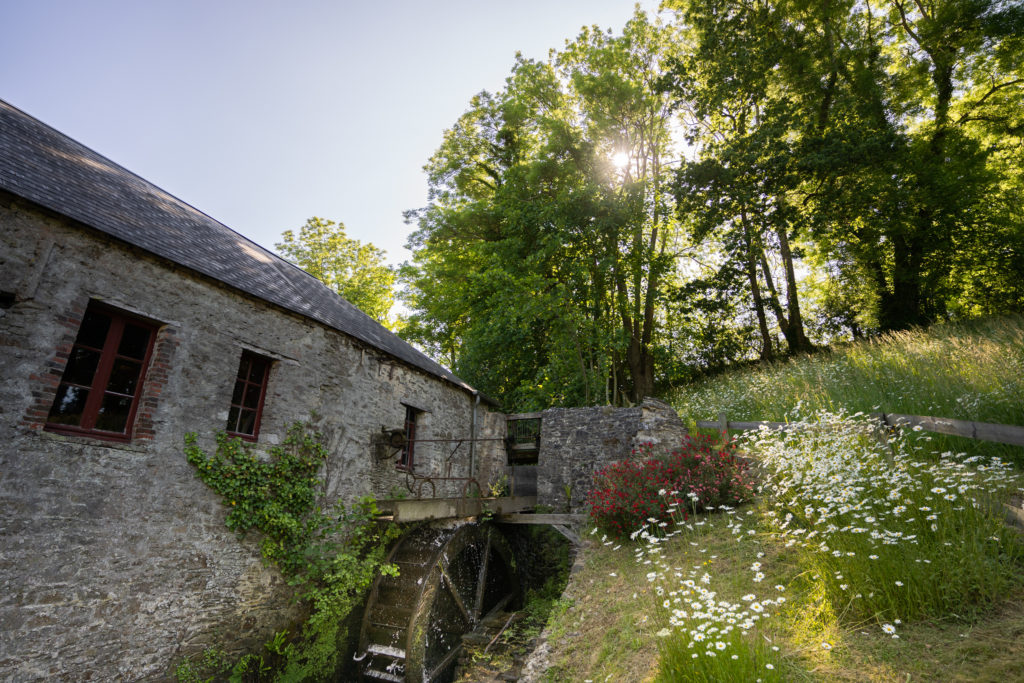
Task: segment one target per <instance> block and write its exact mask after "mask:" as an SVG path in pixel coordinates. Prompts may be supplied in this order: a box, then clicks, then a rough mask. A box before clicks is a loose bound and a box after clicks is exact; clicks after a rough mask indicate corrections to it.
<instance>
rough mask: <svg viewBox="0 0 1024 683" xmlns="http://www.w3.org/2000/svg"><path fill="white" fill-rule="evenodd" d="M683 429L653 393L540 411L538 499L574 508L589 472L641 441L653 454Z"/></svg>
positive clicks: (590, 479) (673, 442) (580, 504)
mask: <svg viewBox="0 0 1024 683" xmlns="http://www.w3.org/2000/svg"><path fill="white" fill-rule="evenodd" d="M686 433H687V431H686V425H685V424H683V421H682V420H681V419H680V418H679V415H678V414H677V413H676V412H675V410H674V409H673V408H672V407H671V406H669V405H668V404H666V403H663V402H661V401H658V400H656V399H652V398H648V399H645V400H644V401H643V403H642V405H639V406H635V407H632V408H613V407H611V406H599V407H593V408H551V409H549V410H545V411H544V412H543V413H541V439H540V453H539V454H538V463H537V466H536V467H537V502H538V503H539V504H541V505H546V506H550V507H552V508H554V509H555V510H556V511H557V512H564V511H567V510H569V511H572V512H579V511H581V510H583V509H584V507H585V504H586V500H587V495H588V493H589V492H590V489H591V487H592V486H593V483H594V472H596V471H597V470H600V469H602V468H604V467H607V466H608V465H610V464H612V463H614V462H618V461H621V460H627V459H629V458H631V457H634V455H633V451H634V449H636V448H637V446H638V445H640V444H645V443H651V444H653V447H654V452H655V453H659V452H668V451H671V450H672V449H673V448H674V447H675V446H677V445H678V444H679V443H680V442H681V441H682V439H683V437H684V436H685V435H686ZM567 486H568V487H569V488H568V493H569V494H570V495H569V497H568V498H567V496H566V487H567Z"/></svg>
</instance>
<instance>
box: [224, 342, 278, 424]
mask: <svg viewBox="0 0 1024 683" xmlns="http://www.w3.org/2000/svg"><path fill="white" fill-rule="evenodd" d="M271 363H273V360H272V359H270V358H267V357H266V356H261V355H259V354H257V353H253V352H252V351H242V357H241V358H240V359H239V361H238V373H237V374H236V375H235V387H234V392H233V393H232V395H231V407H230V409H229V410H228V424H227V429H226V431H227V433H228V434H229V435H231V436H236V437H238V438H240V439H242V440H244V441H256V440H257V439H258V438H259V435H260V421H261V420H262V419H263V402H264V400H265V399H266V397H267V379H269V377H270V365H271ZM256 394H258V399H256V400H248V401H247V400H246V399H247V398H249V397H252V396H254V395H256ZM253 412H255V415H252V422H251V423H249V418H248V417H247V416H246V415H247V414H252V413H253ZM247 423H249V424H251V426H252V431H251V432H249V431H245V429H243V426H244V425H246V424H247Z"/></svg>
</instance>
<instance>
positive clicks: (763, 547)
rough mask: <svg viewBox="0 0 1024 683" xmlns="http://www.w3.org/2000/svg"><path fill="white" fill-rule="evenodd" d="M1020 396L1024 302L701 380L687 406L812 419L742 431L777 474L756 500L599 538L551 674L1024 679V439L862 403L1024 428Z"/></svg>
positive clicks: (574, 591) (571, 595) (560, 629)
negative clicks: (1021, 525) (1013, 502)
mask: <svg viewBox="0 0 1024 683" xmlns="http://www.w3.org/2000/svg"><path fill="white" fill-rule="evenodd" d="M1021 395H1024V319H1022V318H1020V317H1010V318H1003V319H997V320H988V321H982V322H975V323H970V324H958V325H954V324H947V325H940V326H936V327H933V328H931V329H929V330H915V331H910V332H904V333H898V334H892V335H887V336H884V337H880V338H877V339H873V340H869V341H867V342H861V343H858V344H851V345H848V346H844V347H842V348H839V349H836V350H833V351H827V352H820V353H816V354H813V355H810V356H805V357H801V358H795V359H790V360H787V361H784V362H779V363H773V364H763V365H761V366H759V367H756V368H748V369H744V370H740V371H737V372H734V373H731V374H726V375H722V376H719V377H715V378H711V379H709V380H706V381H705V382H703V383H701V384H699V385H695V386H691V387H687V388H686V389H685V390H683V391H681V392H680V393H679V394H678V395H676V396H675V397H674V403H675V405H676V406H677V408H678V409H680V412H681V413H682V414H683V416H684V417H688V418H689V419H691V420H696V419H708V418H714V417H716V416H717V415H718V413H719V412H720V411H724V412H726V414H727V415H728V416H729V418H730V419H733V420H788V421H791V422H798V423H801V422H802V423H804V424H800V425H797V426H796V427H795V428H794V429H793V430H792V431H787V432H786V433H774V434H767V433H765V434H761V435H759V436H757V437H752V438H749V439H748V441H747V442H746V443H745V446H744V448H746V449H747V450H748V452H749V453H750V454H751V455H752V456H753V457H755V458H756V459H758V460H759V461H760V462H759V464H758V466H757V468H756V469H757V470H758V471H759V472H760V473H761V474H762V476H763V477H764V478H765V479H764V482H763V484H764V485H763V488H762V489H761V494H760V496H759V497H758V499H757V500H756V502H755V503H754V504H752V505H749V506H746V507H744V508H741V509H739V510H730V509H728V508H724V509H720V510H718V511H715V512H713V514H708V515H701V516H695V517H692V518H691V519H689V520H688V521H684V520H681V519H679V518H677V519H676V523H675V524H674V525H672V526H669V527H667V528H666V529H664V530H659V529H658V526H657V525H651V528H650V529H647V530H645V531H643V532H642V535H641V536H640V537H639V538H637V539H636V540H635V541H633V542H630V541H618V540H614V539H609V538H600V539H599V536H591V537H588V538H589V540H588V546H587V548H586V550H585V551H584V552H585V555H584V557H585V562H584V566H583V569H582V570H581V571H580V572H579V573H578V574H576V575H575V576H574V577H573V579H572V580H571V582H570V585H569V588H568V590H567V592H566V596H565V597H563V599H562V600H561V601H560V602H559V608H558V609H556V610H554V611H553V613H552V616H551V618H550V619H549V621H548V624H547V629H548V634H549V643H550V645H551V646H552V652H551V654H550V656H549V661H550V668H549V670H548V673H547V678H546V680H547V681H549V682H557V681H580V680H583V681H586V680H590V681H595V682H596V681H605V680H608V681H638V682H640V681H644V682H646V681H659V682H661V681H664V682H668V681H723V682H727V681H747V680H751V681H756V680H762V681H765V682H767V681H769V680H785V681H796V682H800V681H1011V680H1024V637H1022V636H1024V609H1022V608H1024V536H1022V535H1021V534H1020V532H1019V531H1018V530H1016V529H1010V528H1009V527H1006V526H1005V525H1004V524H1003V522H1002V517H1001V514H1000V505H1001V501H1002V500H1004V499H1005V497H1006V496H1007V495H1008V493H1009V492H1012V491H1014V490H1017V491H1018V495H1019V490H1020V489H1019V487H1020V485H1021V480H1020V474H1019V471H1015V470H1014V469H1013V468H1012V467H1011V466H1008V465H1006V464H1005V461H1009V462H1011V463H1015V464H1017V465H1024V449H1020V448H1017V447H1011V446H1001V445H994V444H984V443H981V442H972V441H969V440H966V439H955V438H951V437H940V436H930V435H928V434H927V433H925V432H920V433H915V432H913V431H910V430H904V431H903V432H902V433H896V434H889V435H888V436H884V437H883V435H881V434H880V433H878V432H877V431H876V430H874V428H873V427H872V426H871V424H870V423H866V422H865V421H863V420H860V421H858V420H851V419H850V418H849V417H848V416H849V415H851V414H853V413H856V412H858V411H863V412H876V411H885V412H897V413H909V414H919V415H934V416H940V417H951V418H959V419H967V420H976V421H984V422H996V423H1006V424H1018V425H1024V402H1021V401H1020V398H1019V397H1020V396H1021ZM965 451H966V453H965ZM1000 458H1001V459H1002V461H1000ZM668 494H669V496H671V495H672V492H668ZM680 522H681V523H680ZM666 532H667V533H666ZM596 533H598V534H600V532H596ZM598 539H599V540H598Z"/></svg>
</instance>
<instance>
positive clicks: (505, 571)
mask: <svg viewBox="0 0 1024 683" xmlns="http://www.w3.org/2000/svg"><path fill="white" fill-rule="evenodd" d="M388 561H389V562H393V563H394V564H395V565H397V566H398V569H399V576H397V577H391V576H379V577H377V580H376V581H375V582H374V585H373V588H372V589H371V591H370V598H369V601H368V603H367V606H366V612H365V613H364V616H363V625H362V630H361V632H360V637H359V653H358V654H357V657H358V658H360V659H361V667H362V674H363V679H364V680H370V681H394V682H396V683H397V682H401V681H417V682H418V681H423V682H424V683H443V682H444V681H449V680H451V678H452V676H453V674H454V670H455V665H456V663H457V661H458V656H459V654H460V653H461V651H462V635H463V634H465V633H468V632H470V631H472V630H473V629H474V628H475V627H476V626H477V624H479V623H480V621H482V620H483V619H485V618H487V616H489V615H490V614H492V613H494V612H497V611H499V610H501V609H504V608H505V607H506V606H508V605H509V604H510V603H511V602H513V601H514V600H515V599H516V597H517V596H518V593H519V586H518V579H517V576H516V571H515V561H514V559H513V557H512V551H511V549H510V548H509V545H508V542H507V541H506V540H505V537H504V536H502V535H501V532H499V531H498V530H497V529H495V528H494V527H492V526H491V525H489V524H483V525H481V524H473V523H470V524H463V525H461V526H457V527H450V526H449V527H446V528H444V527H437V526H433V527H430V526H428V527H420V528H418V529H416V530H414V531H412V532H410V533H408V534H406V535H405V536H403V537H402V538H401V539H399V541H398V543H397V544H395V547H394V548H392V550H391V553H390V555H389V556H388Z"/></svg>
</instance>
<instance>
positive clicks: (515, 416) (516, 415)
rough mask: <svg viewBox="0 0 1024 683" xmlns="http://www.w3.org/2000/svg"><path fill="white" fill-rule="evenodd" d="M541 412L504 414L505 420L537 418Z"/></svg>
mask: <svg viewBox="0 0 1024 683" xmlns="http://www.w3.org/2000/svg"><path fill="white" fill-rule="evenodd" d="M542 414H543V413H513V414H512V415H506V416H505V419H506V420H539V419H540V416H541V415H542Z"/></svg>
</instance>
